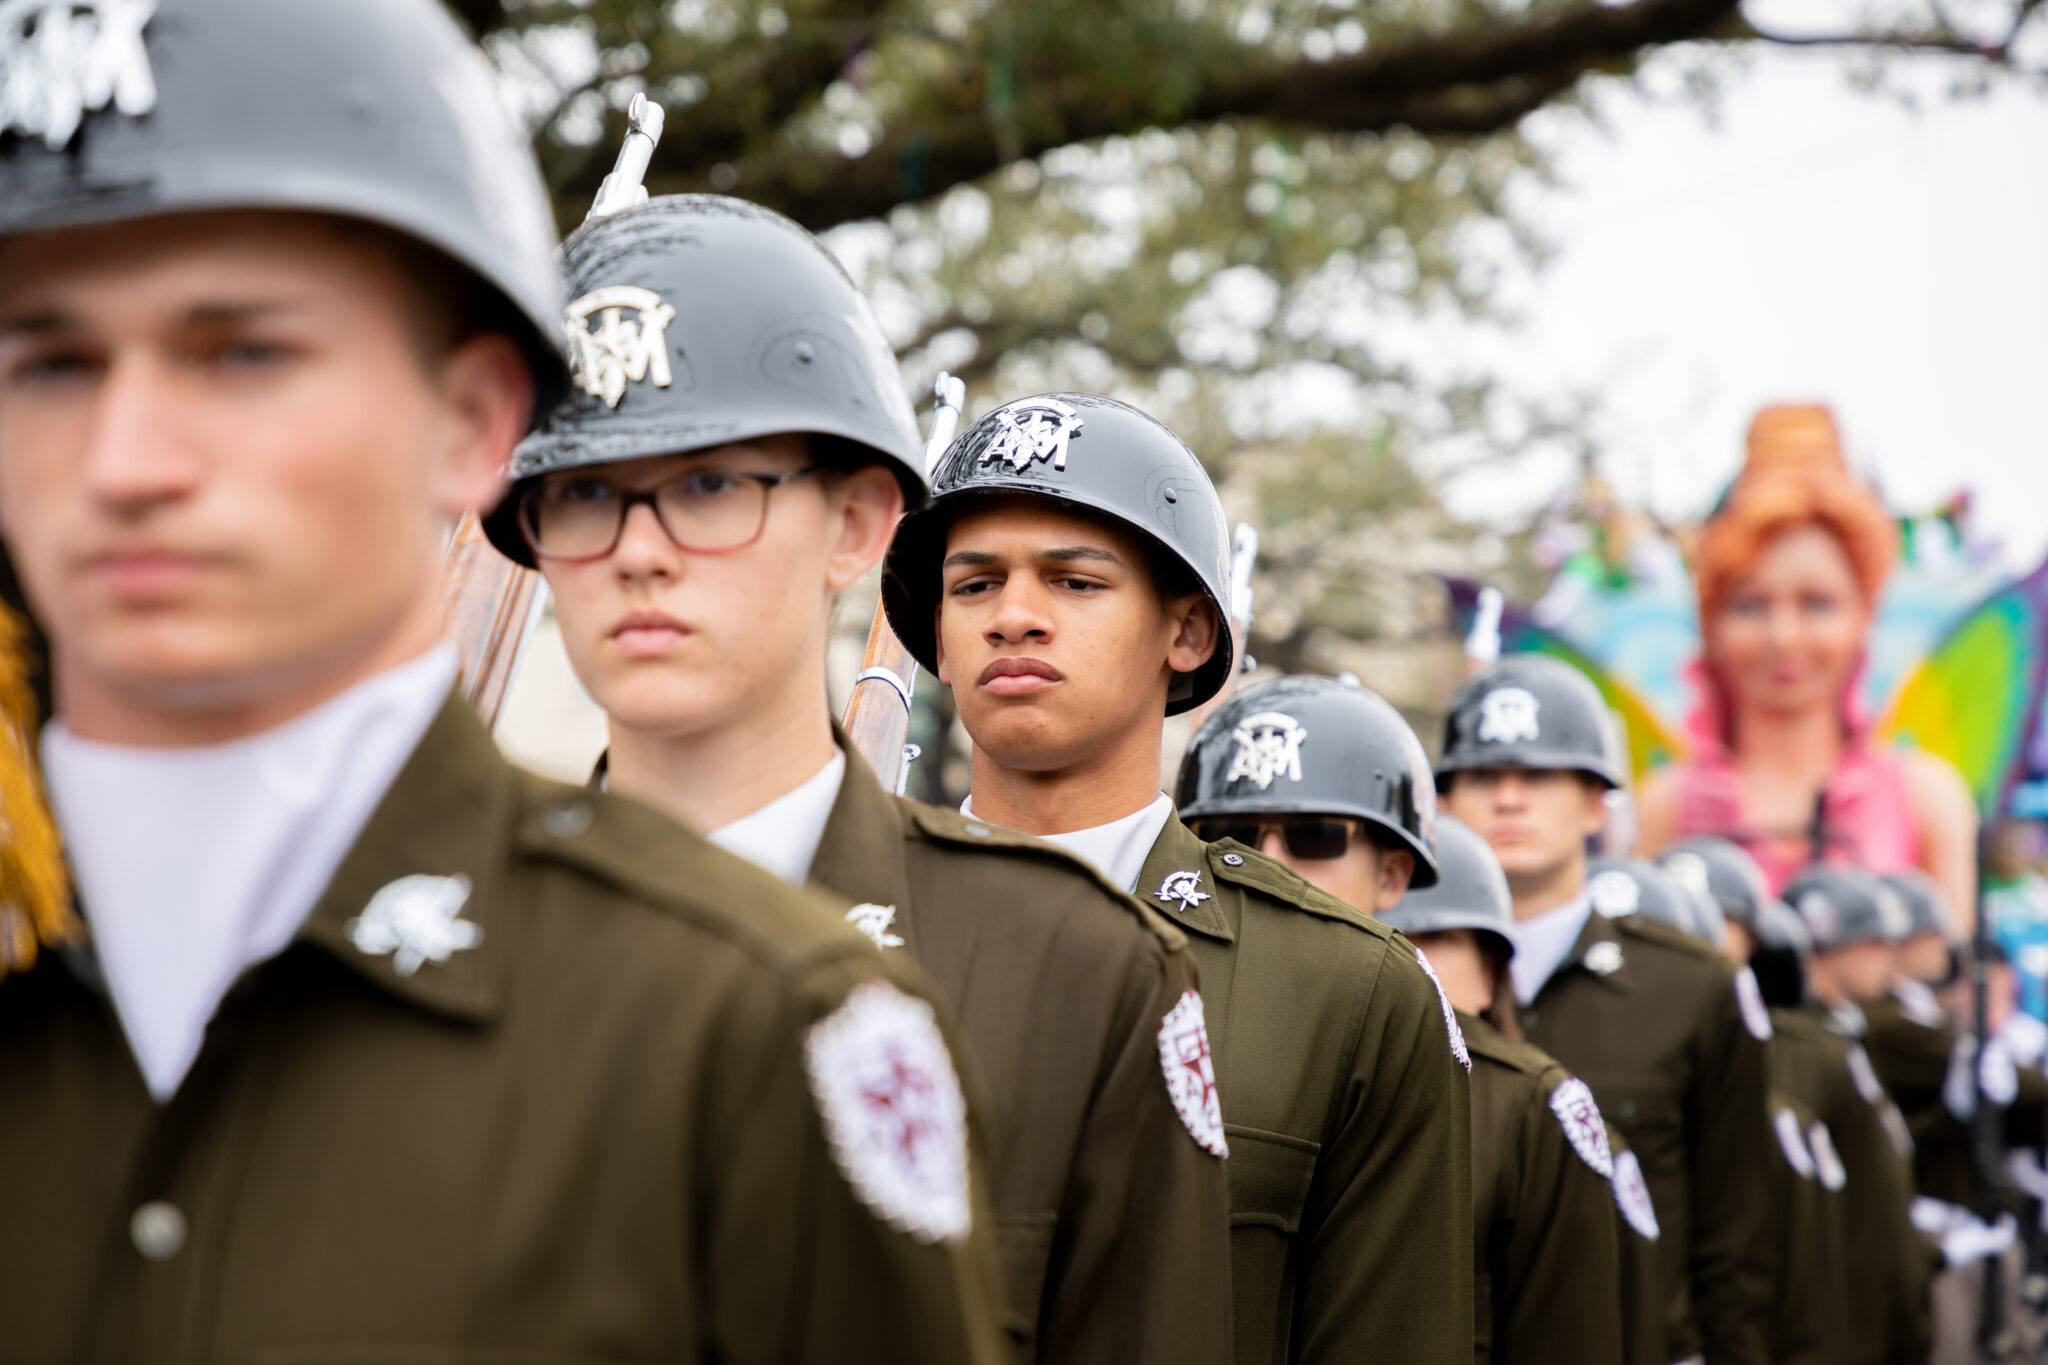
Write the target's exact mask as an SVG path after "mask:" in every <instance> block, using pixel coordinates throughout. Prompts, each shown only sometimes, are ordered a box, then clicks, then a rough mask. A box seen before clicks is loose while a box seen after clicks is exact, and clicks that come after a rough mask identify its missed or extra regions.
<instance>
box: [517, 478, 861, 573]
mask: <svg viewBox="0 0 2048 1365" xmlns="http://www.w3.org/2000/svg"><path fill="white" fill-rule="evenodd" d="M821 467H822V466H819V465H805V466H804V467H803V468H802V469H792V470H790V471H788V472H787V473H774V474H770V473H764V472H761V471H758V470H746V469H686V470H684V471H683V472H681V473H680V474H676V475H673V476H672V477H670V478H666V479H663V480H662V481H661V482H660V483H658V484H656V485H654V486H653V487H652V488H641V489H634V490H628V489H623V488H619V487H616V486H615V485H613V484H609V483H606V482H605V481H604V480H603V479H601V478H597V477H596V476H594V475H590V474H556V475H550V476H549V477H547V478H545V479H542V480H541V481H540V482H539V483H537V484H535V485H534V486H533V487H532V488H530V489H528V490H527V492H526V494H525V496H524V497H523V498H521V499H520V502H519V529H520V532H521V533H522V534H524V535H525V537H526V543H527V544H528V545H531V546H532V547H533V552H534V553H535V554H537V555H539V556H540V557H541V558H542V559H556V560H564V561H567V562H569V563H587V562H589V561H590V560H593V559H603V558H604V557H605V556H606V555H608V554H610V553H611V552H612V551H613V550H616V549H618V548H619V537H620V536H622V535H624V534H625V530H626V516H627V514H628V513H630V512H631V511H632V510H633V509H634V508H635V507H638V506H640V505H641V504H643V503H644V504H646V505H647V506H648V507H651V508H653V509H654V519H655V521H657V522H659V523H660V524H661V529H662V533H663V534H664V535H666V536H667V537H668V538H669V541H670V542H671V543H672V544H673V545H674V546H675V547H676V548H677V549H679V550H687V551H689V552H690V553H692V554H724V553H728V552H730V551H733V550H744V549H746V548H747V546H749V545H752V544H753V543H754V542H755V541H757V540H759V539H760V538H761V528H762V527H764V526H766V525H767V524H768V495H769V493H771V492H773V491H774V490H775V489H777V488H780V487H782V485H784V484H786V483H795V482H796V481H797V480H798V479H803V478H808V477H809V476H811V475H813V474H816V473H818V472H819V470H820V469H821Z"/></svg>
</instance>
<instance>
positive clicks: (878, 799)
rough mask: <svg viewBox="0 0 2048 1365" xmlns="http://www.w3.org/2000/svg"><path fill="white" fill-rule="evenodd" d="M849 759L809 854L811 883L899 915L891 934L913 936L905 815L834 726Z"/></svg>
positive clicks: (855, 901)
mask: <svg viewBox="0 0 2048 1365" xmlns="http://www.w3.org/2000/svg"><path fill="white" fill-rule="evenodd" d="M833 733H834V737H835V738H837V739H838V741H839V748H840V750H841V751H842V752H844V753H845V755H846V776H845V777H844V778H842V779H841V780H840V783H839V795H838V796H837V797H836V798H834V800H833V802H832V814H831V815H830V816H829V817H827V819H826V821H825V833H824V837H822V838H821V839H819V840H818V851H817V852H816V853H815V854H813V855H812V856H811V869H810V879H811V880H812V881H813V882H816V883H817V884H818V885H820V886H823V887H827V888H829V889H830V890H832V891H833V892H835V893H836V894H838V895H839V896H842V897H844V898H845V899H847V900H850V901H852V902H853V903H854V904H855V906H856V907H867V906H874V907H880V908H883V909H888V910H893V911H895V912H896V913H895V917H894V923H893V925H892V926H891V928H892V929H893V932H895V933H897V934H899V935H903V936H909V935H910V933H911V931H912V929H913V928H914V927H915V920H916V912H915V907H914V906H913V905H912V904H911V899H910V877H909V870H908V867H907V866H906V859H905V856H904V850H903V814H902V808H901V806H900V805H899V804H898V802H897V799H896V798H895V797H893V796H891V795H890V794H889V793H888V792H886V791H883V790H882V784H881V782H880V781H878V780H877V779H876V777H875V773H874V769H872V768H870V767H868V765H867V761H866V760H865V759H863V758H862V757H861V756H860V753H859V751H858V750H856V749H854V748H853V746H852V745H851V744H849V743H848V742H847V739H846V736H845V735H844V734H843V733H840V732H839V727H838V726H837V725H836V724H835V725H834V726H833Z"/></svg>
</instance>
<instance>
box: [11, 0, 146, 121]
mask: <svg viewBox="0 0 2048 1365" xmlns="http://www.w3.org/2000/svg"><path fill="white" fill-rule="evenodd" d="M155 13H156V0H0V134H5V133H10V132H12V133H19V134H21V135H22V136H23V137H39V138H41V139H42V140H43V143H44V145H45V146H47V147H48V148H49V149H50V150H51V151H62V150H63V148H64V146H65V145H66V144H67V143H69V142H70V141H71V135H72V134H73V133H75V132H77V131H78V125H79V124H80V123H81V122H83V121H84V119H85V116H86V115H87V114H89V113H93V112H95V111H98V110H101V109H105V108H106V107H107V106H108V105H110V104H111V105H113V106H114V108H116V109H118V110H119V111H120V112H122V113H124V114H127V115H129V116H130V117H135V116H138V115H141V114H146V113H148V112H149V111H150V110H152V109H154V108H155V107H156V76H155V74H154V73H153V72H152V71H151V70H150V66H149V49H148V48H147V47H145V46H144V45H143V41H142V28H143V25H145V24H147V23H148V22H149V21H150V18H151V16H153V15H154V14H155Z"/></svg>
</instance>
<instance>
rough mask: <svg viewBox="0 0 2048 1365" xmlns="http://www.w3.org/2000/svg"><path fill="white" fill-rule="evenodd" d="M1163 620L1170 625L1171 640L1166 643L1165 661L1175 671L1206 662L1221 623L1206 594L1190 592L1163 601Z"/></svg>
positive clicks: (1192, 668)
mask: <svg viewBox="0 0 2048 1365" xmlns="http://www.w3.org/2000/svg"><path fill="white" fill-rule="evenodd" d="M1166 616H1167V620H1168V621H1169V622H1171V623H1172V625H1173V643H1172V644H1170V645H1168V646H1167V650H1166V662H1167V664H1168V666H1169V667H1171V668H1172V669H1173V671H1174V672H1176V673H1192V672H1194V671H1195V670H1196V669H1198V668H1200V667H1201V666H1202V665H1203V664H1205V663H1208V662H1209V658H1210V656H1211V655H1213V654H1215V652H1216V649H1217V646H1218V644H1219V642H1220V641H1221V640H1222V638H1223V623H1222V621H1220V620H1218V619H1217V616H1216V606H1215V604H1214V603H1213V602H1211V601H1210V600H1209V594H1207V593H1204V592H1191V593H1188V594H1186V595H1184V596H1181V597H1176V598H1174V599H1173V600H1172V601H1170V602H1168V603H1167V604H1166Z"/></svg>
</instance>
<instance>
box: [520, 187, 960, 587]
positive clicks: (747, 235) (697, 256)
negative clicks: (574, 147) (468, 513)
mask: <svg viewBox="0 0 2048 1365" xmlns="http://www.w3.org/2000/svg"><path fill="white" fill-rule="evenodd" d="M561 254H562V271H563V274H564V275H566V276H567V278H568V295H569V298H570V300H571V302H570V304H569V307H568V311H567V313H566V315H564V322H565V325H566V328H567V334H568V341H569V353H570V361H571V364H572V366H573V368H574V380H575V382H574V383H573V385H572V386H571V387H570V390H569V393H568V396H567V397H565V398H564V399H563V400H562V402H561V404H560V405H559V406H557V407H556V408H555V409H554V410H553V411H552V412H550V413H548V414H547V416H546V417H545V418H544V419H543V421H542V422H541V425H540V428H539V429H538V430H537V431H535V432H534V433H533V434H532V435H531V436H529V437H527V438H526V440H525V441H524V442H522V443H521V444H520V446H519V450H518V452H517V453H516V454H514V456H513V457H512V466H511V469H510V471H509V472H510V473H511V475H512V478H513V479H514V481H515V482H514V484H513V486H512V488H511V489H510V490H509V491H508V493H507V494H506V496H505V498H504V500H503V501H502V502H500V503H499V504H498V507H497V509H496V510H495V511H494V512H492V513H491V515H490V516H489V517H487V518H486V519H485V521H484V529H485V530H486V532H488V533H489V535H490V537H491V543H492V544H493V545H495V546H497V547H498V549H499V550H500V551H501V552H502V553H504V554H505V555H507V556H509V557H510V558H512V559H515V560H517V561H519V562H520V563H522V564H526V565H531V564H532V563H533V552H532V550H531V548H530V547H529V546H528V545H527V544H526V541H525V537H523V536H522V535H521V534H520V532H519V525H518V517H517V512H518V499H519V497H520V495H521V492H522V485H523V482H524V481H525V480H528V479H532V478H536V477H538V476H539V475H542V474H546V473H548V472H549V471H551V470H556V469H574V468H579V467H583V466H588V465H599V464H610V463H613V462H615V461H620V460H637V459H641V458H643V457H645V456H649V455H670V454H682V453H686V452H688V451H692V450H702V449H704V448H706V447H708V446H719V445H726V444H728V443H730V442H734V441H746V440H752V439H754V438H756V437H761V436H770V435H774V434H776V433H779V432H803V433H808V434H811V435H816V436H824V437H828V438H832V439H836V440H839V441H844V442H849V443H851V444H853V445H855V446H858V447H861V448H863V449H864V450H866V451H872V452H873V453H874V454H875V455H876V456H878V457H880V460H881V462H883V463H886V464H887V465H889V466H890V467H891V468H892V469H893V470H894V471H895V473H896V475H897V478H898V480H899V481H900V482H901V483H902V484H903V489H904V498H905V501H906V503H907V504H908V505H909V506H912V507H915V506H917V505H919V504H921V503H922V502H923V501H924V498H925V480H924V453H923V442H922V441H921V440H920V439H919V437H918V432H917V418H916V415H915V414H914V413H913V412H912V410H911V405H910V395H909V394H908V393H907V392H906V391H905V389H904V387H903V378H902V376H901V375H900V374H899V373H898V372H897V368H896V355H895V352H893V351H892V350H891V349H890V347H889V343H888V341H887V340H886V339H885V338H884V337H883V335H882V328H881V325H880V324H879V323H877V322H876V321H875V315H874V312H873V311H872V310H871V309H870V308H869V307H868V302H867V300H866V299H865V298H863V297H862V296H861V292H860V290H858V289H857V288H855V287H854V283H853V281H852V279H850V278H849V277H848V276H847V273H846V270H845V268H844V267H842V266H841V265H840V264H839V262H838V261H837V260H836V259H834V257H833V256H832V253H831V252H829V251H827V250H826V249H825V245H824V243H822V242H820V241H819V240H818V239H817V238H816V237H813V236H812V235H811V234H810V233H809V232H807V231H805V230H804V229H803V228H802V227H800V226H798V225H797V224H796V223H794V222H792V221H791V220H789V219H787V218H785V217H783V216H782V215H781V214H779V213H775V212H772V211H770V210H768V209H764V208H762V207H760V206H759V205H757V204H750V203H748V202H746V201H745V200H743V199H730V198H727V197H725V196H723V195H716V194H685V195H670V196H664V197H662V198H659V199H650V200H649V201H647V202H646V203H645V204H641V205H638V206H637V207H634V208H630V209H626V210H624V211H622V212H620V213H616V214H613V215H611V216H610V217H606V218H600V219H598V220H597V221H595V222H592V223H586V224H584V225H583V226H582V227H579V228H578V229H576V231H574V232H572V233H570V234H569V238H568V240H567V241H565V242H564V243H562V253H561Z"/></svg>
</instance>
